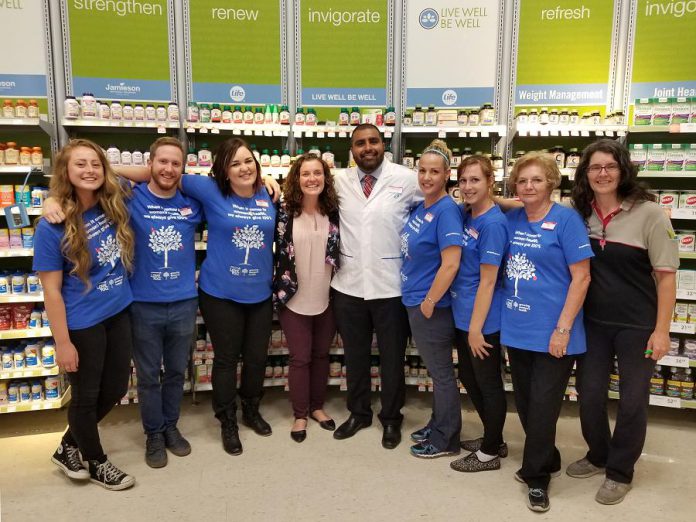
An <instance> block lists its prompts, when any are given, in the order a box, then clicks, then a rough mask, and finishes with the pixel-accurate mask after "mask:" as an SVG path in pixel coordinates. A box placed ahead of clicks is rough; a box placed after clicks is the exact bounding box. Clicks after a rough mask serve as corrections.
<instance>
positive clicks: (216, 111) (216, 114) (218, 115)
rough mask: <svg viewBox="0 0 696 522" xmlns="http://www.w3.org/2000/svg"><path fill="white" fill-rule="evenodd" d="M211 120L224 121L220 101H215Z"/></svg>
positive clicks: (215, 121)
mask: <svg viewBox="0 0 696 522" xmlns="http://www.w3.org/2000/svg"><path fill="white" fill-rule="evenodd" d="M210 121H211V122H213V123H220V122H221V121H222V109H220V104H219V103H213V108H212V109H210Z"/></svg>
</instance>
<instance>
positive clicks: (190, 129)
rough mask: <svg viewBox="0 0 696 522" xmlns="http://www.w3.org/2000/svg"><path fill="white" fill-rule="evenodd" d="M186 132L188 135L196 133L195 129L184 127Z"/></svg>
mask: <svg viewBox="0 0 696 522" xmlns="http://www.w3.org/2000/svg"><path fill="white" fill-rule="evenodd" d="M186 132H187V133H188V134H193V133H194V132H196V129H195V128H194V127H186Z"/></svg>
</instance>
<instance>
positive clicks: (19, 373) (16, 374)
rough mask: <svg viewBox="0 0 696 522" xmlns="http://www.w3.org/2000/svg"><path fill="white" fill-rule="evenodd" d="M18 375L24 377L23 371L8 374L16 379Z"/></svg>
mask: <svg viewBox="0 0 696 522" xmlns="http://www.w3.org/2000/svg"><path fill="white" fill-rule="evenodd" d="M19 377H24V372H12V373H11V374H10V378H12V379H16V378H19Z"/></svg>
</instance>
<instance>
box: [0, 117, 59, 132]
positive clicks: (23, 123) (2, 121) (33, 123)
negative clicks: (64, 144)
mask: <svg viewBox="0 0 696 522" xmlns="http://www.w3.org/2000/svg"><path fill="white" fill-rule="evenodd" d="M8 127H22V130H31V129H41V130H42V131H44V132H45V133H46V134H48V135H49V136H53V126H52V125H51V124H50V123H48V122H47V121H46V120H43V119H41V118H0V128H8Z"/></svg>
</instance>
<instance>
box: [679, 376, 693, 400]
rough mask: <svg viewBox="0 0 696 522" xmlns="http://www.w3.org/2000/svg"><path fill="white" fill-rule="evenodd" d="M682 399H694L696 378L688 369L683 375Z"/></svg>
mask: <svg viewBox="0 0 696 522" xmlns="http://www.w3.org/2000/svg"><path fill="white" fill-rule="evenodd" d="M680 396H681V398H682V399H686V400H688V401H690V400H691V399H693V397H694V378H693V376H692V375H691V369H690V368H686V369H685V370H684V373H682V380H681V394H680Z"/></svg>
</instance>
